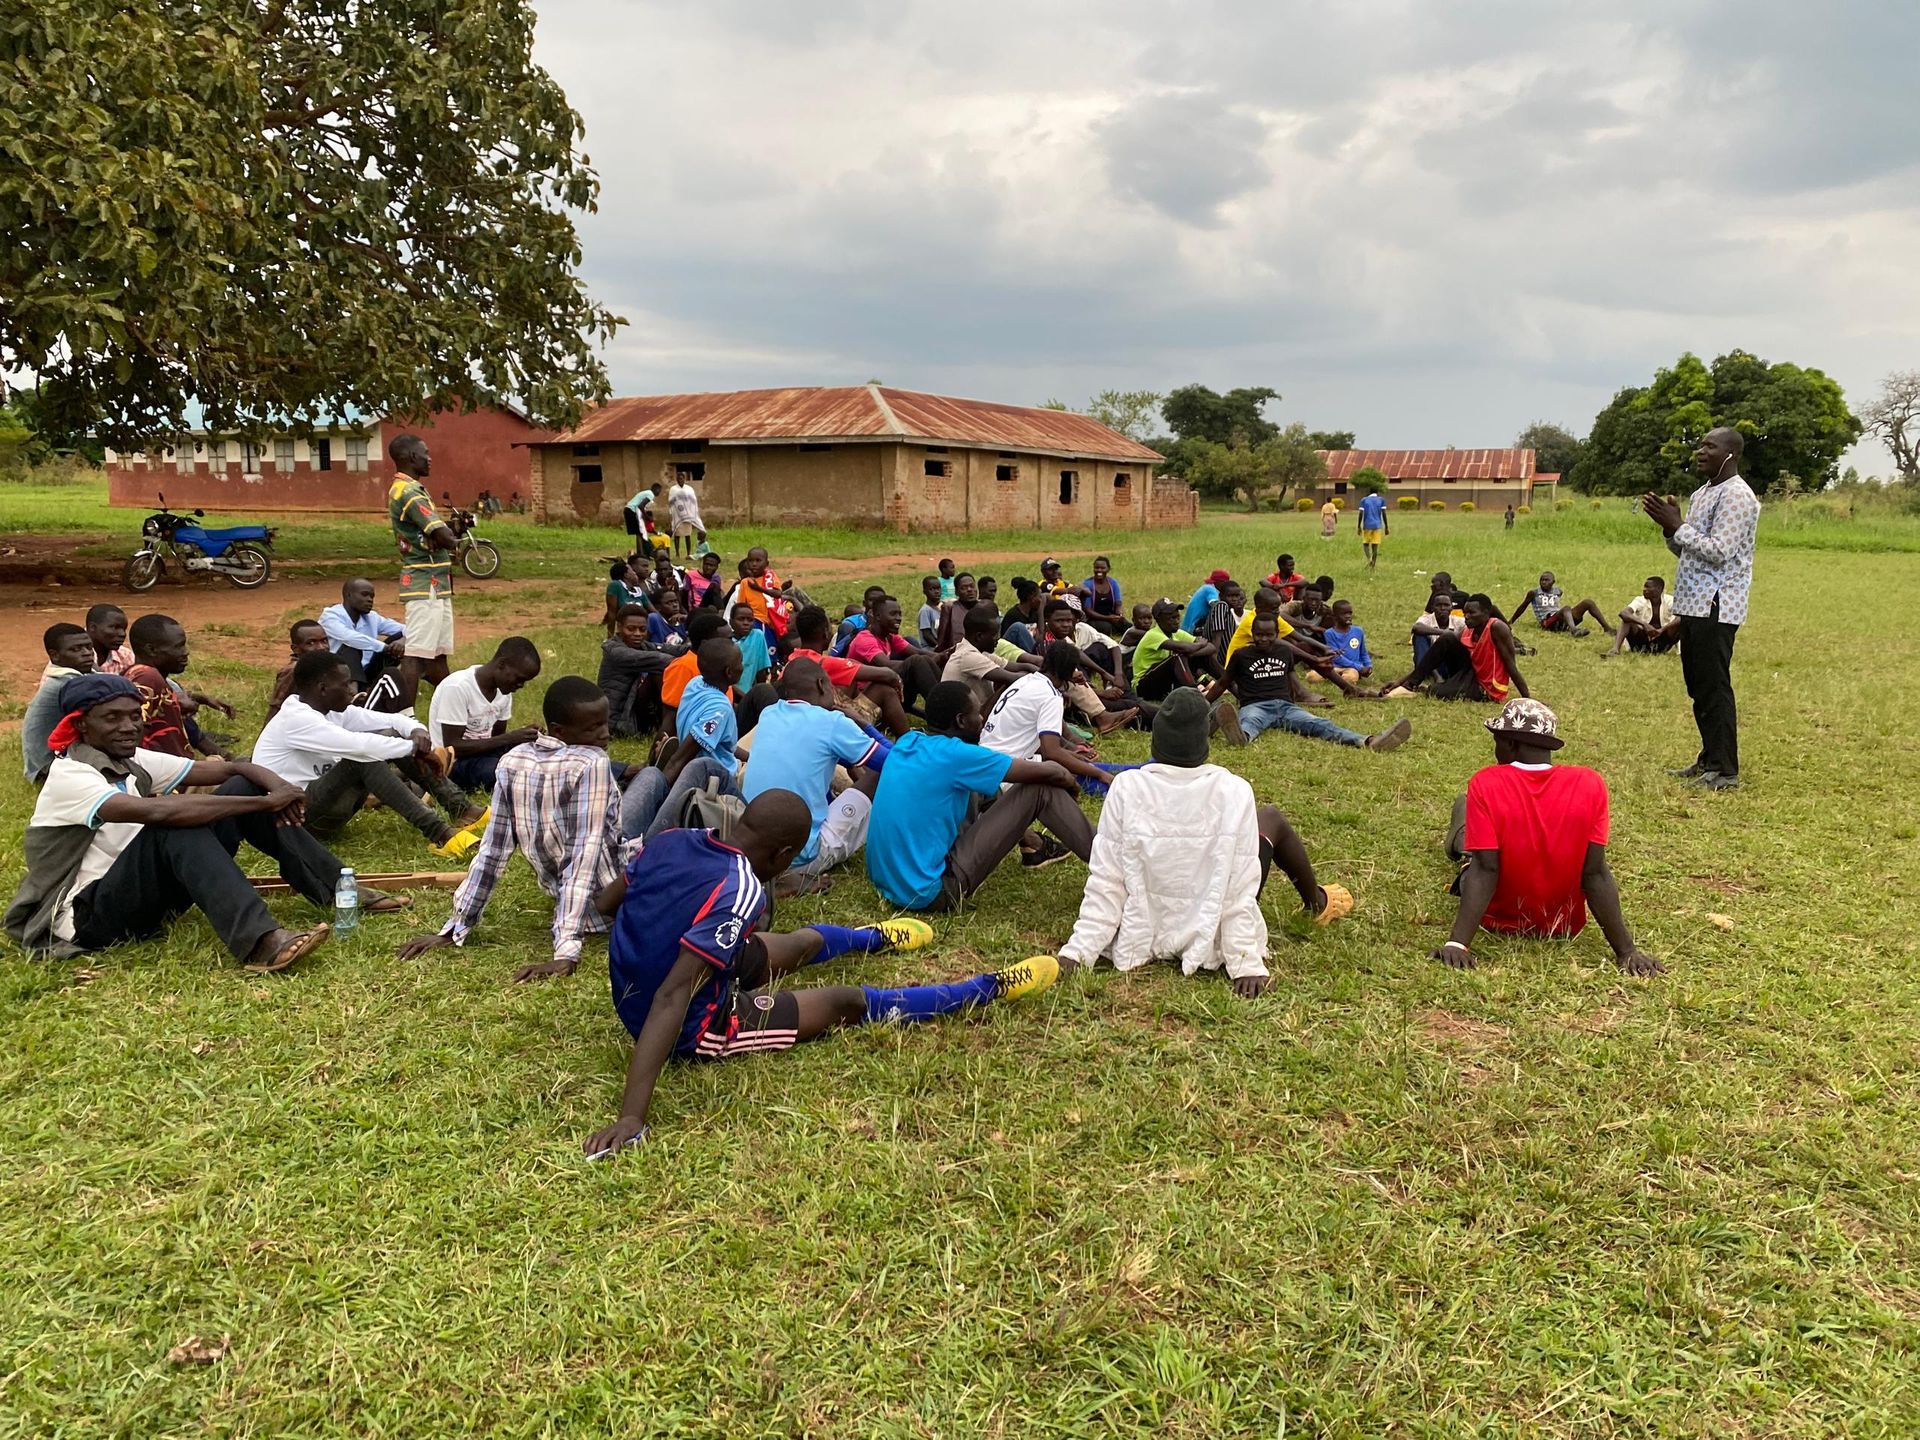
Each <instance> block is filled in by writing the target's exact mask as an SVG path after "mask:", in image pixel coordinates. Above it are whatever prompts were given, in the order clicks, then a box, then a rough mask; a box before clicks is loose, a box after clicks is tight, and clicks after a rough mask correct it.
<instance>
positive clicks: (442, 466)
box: [107, 407, 553, 517]
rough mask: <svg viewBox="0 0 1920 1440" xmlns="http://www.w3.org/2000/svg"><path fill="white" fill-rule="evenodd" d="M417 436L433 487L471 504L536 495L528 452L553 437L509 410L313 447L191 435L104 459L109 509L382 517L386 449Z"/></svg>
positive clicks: (335, 431) (316, 438)
mask: <svg viewBox="0 0 1920 1440" xmlns="http://www.w3.org/2000/svg"><path fill="white" fill-rule="evenodd" d="M409 432H411V433H413V434H415V435H418V436H419V437H420V438H421V439H423V440H425V441H426V442H427V446H428V448H429V449H430V450H431V451H432V454H433V476H432V480H431V484H432V486H433V493H434V495H435V496H436V497H437V496H439V495H440V493H441V492H442V491H445V492H446V493H448V494H450V495H451V496H452V497H453V501H454V503H455V504H457V505H471V504H472V503H473V501H474V497H475V496H476V495H478V494H479V493H480V491H482V490H491V491H492V492H493V493H494V494H495V495H498V496H499V497H500V498H501V500H502V501H505V500H506V499H508V498H509V497H510V496H511V495H512V494H513V493H514V492H515V491H516V490H517V491H519V492H520V494H521V496H522V498H526V497H528V496H529V495H530V494H531V493H532V487H531V483H530V478H529V473H528V460H527V456H528V453H529V452H528V451H527V449H526V448H525V447H526V446H527V445H529V444H531V443H533V442H535V441H539V440H545V439H547V438H548V437H549V436H550V435H551V434H552V433H553V432H551V431H549V430H542V429H539V428H538V427H536V426H534V425H532V424H529V423H528V421H527V417H526V416H524V415H522V414H521V413H520V412H519V411H518V410H515V409H512V408H510V407H488V408H484V409H478V410H468V411H455V410H445V411H441V412H439V413H437V414H434V415H430V416H428V417H426V418H425V419H423V420H418V421H411V420H395V419H390V418H388V419H374V420H366V421H360V422H357V423H356V422H351V421H336V422H334V423H333V424H331V425H328V426H325V427H322V428H317V429H316V430H315V431H314V433H313V436H312V437H311V438H310V439H304V440H303V439H297V438H295V437H293V436H291V435H278V436H275V435H268V436H265V437H262V438H259V439H257V440H253V441H246V440H242V439H240V438H239V437H238V436H232V435H225V436H223V435H219V434H212V433H209V432H208V431H206V430H190V431H188V432H187V433H186V434H185V435H183V436H181V437H180V439H179V441H178V442H177V443H176V444H174V445H172V446H166V447H161V448H158V449H155V450H152V451H148V452H145V453H141V454H130V455H123V454H120V453H117V452H115V451H112V450H109V451H108V452H107V494H108V497H109V500H110V503H112V504H114V505H123V506H129V507H134V508H150V507H151V506H152V505H153V503H154V497H155V496H156V494H158V493H160V492H162V491H164V492H165V493H166V497H167V504H168V505H170V506H172V507H173V508H174V509H176V510H188V509H191V508H193V507H194V506H196V505H198V506H202V507H204V508H205V509H207V510H209V511H211V512H214V513H215V514H217V515H220V516H223V517H230V516H236V515H239V514H241V513H243V512H245V511H249V510H345V511H381V510H385V509H386V508H387V487H388V486H389V485H390V484H392V482H393V464H392V462H391V461H389V460H388V459H387V442H388V441H390V440H392V439H393V438H394V436H396V435H403V434H406V433H409Z"/></svg>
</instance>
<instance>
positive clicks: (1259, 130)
mask: <svg viewBox="0 0 1920 1440" xmlns="http://www.w3.org/2000/svg"><path fill="white" fill-rule="evenodd" d="M1266 134H1267V131H1266V127H1265V126H1264V125H1263V124H1262V123H1261V122H1260V121H1259V120H1258V119H1256V118H1255V117H1254V116H1252V115H1249V114H1245V113H1243V112H1240V111H1236V110H1234V109H1232V108H1231V107H1229V106H1227V105H1224V104H1222V103H1221V102H1220V101H1219V100H1218V99H1217V98H1216V97H1214V96H1212V95H1208V94H1185V95H1149V96H1145V97H1143V98H1142V99H1139V100H1136V101H1135V102H1134V103H1133V104H1131V105H1129V106H1128V107H1127V108H1126V109H1124V110H1122V111H1120V113H1119V114H1117V115H1115V116H1113V117H1112V118H1111V119H1109V120H1108V121H1107V122H1106V123H1105V124H1104V125H1102V126H1101V127H1100V129H1099V132H1098V137H1099V145H1100V149H1101V152H1102V154H1103V156H1104V157H1105V159H1106V163H1107V173H1108V174H1109V175H1110V176H1111V177H1112V180H1113V186H1114V188H1115V189H1116V190H1118V191H1119V192H1120V193H1121V194H1122V195H1126V196H1130V197H1132V198H1133V199H1136V200H1141V201H1144V202H1146V203H1147V204H1149V205H1152V206H1153V207H1154V208H1155V209H1157V210H1159V211H1160V212H1161V213H1162V214H1164V215H1166V216H1167V217H1168V218H1170V219H1173V220H1178V221H1179V222H1181V223H1182V224H1185V225H1202V226H1205V225H1212V224H1216V223H1218V221H1219V208H1220V206H1221V205H1223V204H1225V203H1226V202H1227V201H1229V200H1232V199H1233V198H1235V197H1236V196H1238V195H1242V194H1244V193H1245V192H1247V191H1248V190H1251V189H1254V188H1255V187H1256V186H1259V185H1261V184H1263V183H1264V182H1265V181H1266V180H1267V178H1268V170H1267V166H1266V162H1265V161H1264V160H1263V159H1262V157H1261V154H1260V148H1261V145H1262V143H1263V142H1264V141H1265V139H1266Z"/></svg>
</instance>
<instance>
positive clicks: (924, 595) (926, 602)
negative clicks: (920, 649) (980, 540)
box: [914, 560, 953, 650]
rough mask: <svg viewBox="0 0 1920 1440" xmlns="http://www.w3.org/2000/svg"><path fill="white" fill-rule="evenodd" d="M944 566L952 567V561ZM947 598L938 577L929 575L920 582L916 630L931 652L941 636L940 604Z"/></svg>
mask: <svg viewBox="0 0 1920 1440" xmlns="http://www.w3.org/2000/svg"><path fill="white" fill-rule="evenodd" d="M940 563H941V564H943V565H951V564H952V563H953V562H952V561H951V560H943V561H941V562H940ZM945 598H946V595H945V592H944V590H943V588H942V585H941V581H940V577H939V576H938V575H928V576H926V577H925V578H924V579H922V580H921V582H920V613H919V615H917V616H916V617H915V619H914V628H915V629H917V630H918V631H919V632H920V643H921V644H922V645H924V646H926V647H927V648H928V649H929V650H931V649H933V648H934V641H935V640H936V639H938V638H939V635H940V603H941V601H942V600H944V599H945Z"/></svg>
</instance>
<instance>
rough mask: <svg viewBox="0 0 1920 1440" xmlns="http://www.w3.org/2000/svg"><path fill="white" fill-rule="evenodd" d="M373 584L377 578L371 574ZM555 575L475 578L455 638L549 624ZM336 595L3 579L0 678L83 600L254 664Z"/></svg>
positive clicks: (24, 676) (36, 653)
mask: <svg viewBox="0 0 1920 1440" xmlns="http://www.w3.org/2000/svg"><path fill="white" fill-rule="evenodd" d="M375 583H376V584H378V583H379V580H378V579H376V582H375ZM561 588H563V587H562V586H561V585H560V583H559V582H556V581H554V580H551V579H542V580H489V581H486V582H484V583H483V582H480V581H474V582H472V584H471V588H470V589H469V590H467V591H465V592H463V593H466V594H479V595H486V596H489V597H496V603H494V604H489V605H487V606H486V607H485V613H484V614H482V615H479V616H477V617H475V618H474V619H473V621H472V623H471V624H470V625H468V626H466V627H465V628H464V630H463V633H462V636H461V638H462V640H479V639H485V638H495V637H498V636H502V635H509V634H511V633H513V631H515V630H517V629H522V628H526V627H528V626H533V625H551V624H553V623H554V621H555V619H556V618H565V617H564V616H561V615H559V614H558V613H557V611H556V607H555V605H554V603H553V602H554V600H555V599H556V595H555V592H556V591H557V590H559V589H561ZM527 591H532V592H536V593H535V594H531V595H527V596H526V597H525V599H524V601H523V602H522V603H518V604H516V603H513V601H511V600H510V601H509V602H508V603H507V604H506V605H505V606H504V607H503V606H499V605H498V604H497V597H499V596H501V595H506V596H510V597H519V596H521V594H522V592H527ZM381 598H382V599H383V600H386V601H387V602H388V605H387V609H388V611H389V612H390V613H392V614H394V615H396V616H397V615H398V614H399V612H400V609H401V607H400V606H398V605H396V604H393V603H392V601H391V595H390V594H389V595H383V596H382V597H381ZM339 599H340V581H338V580H337V579H333V578H331V577H311V576H290V577H288V578H285V579H282V578H281V577H280V576H278V575H276V576H274V577H273V578H272V579H270V580H268V581H267V583H266V584H265V585H262V586H261V587H260V588H259V589H258V590H236V589H235V588H234V587H233V586H231V585H229V584H227V583H226V582H225V581H224V580H215V581H202V580H195V581H193V582H191V583H189V584H184V585H161V586H158V587H156V588H155V589H153V590H149V591H148V592H147V593H146V594H144V595H131V594H128V593H127V592H126V591H125V590H124V589H123V588H121V587H120V586H118V585H115V586H100V585H92V584H84V583H83V584H56V585H4V584H0V614H6V615H11V616H13V617H14V628H15V635H16V638H13V639H11V640H10V641H9V643H7V644H5V645H0V678H3V680H4V684H5V688H6V693H7V694H8V695H10V696H15V697H17V696H21V695H24V694H31V693H32V690H33V686H34V685H35V684H36V683H37V682H38V680H39V676H40V671H41V669H42V667H43V666H44V665H45V664H46V655H45V653H44V652H43V651H42V650H41V648H40V643H39V639H40V632H41V631H42V630H44V629H46V627H47V626H49V625H51V624H53V623H54V622H55V621H58V620H71V621H73V622H74V623H75V624H76V625H77V624H79V623H80V621H81V618H82V616H84V615H85V613H86V610H87V607H88V606H89V605H91V604H93V603H94V602H95V601H99V600H111V601H113V603H114V604H116V605H118V606H120V607H121V608H122V609H124V610H125V611H126V612H127V613H128V614H129V615H140V614H145V613H146V612H148V611H150V610H158V611H160V612H162V613H164V614H167V615H171V616H173V617H174V618H175V619H176V620H178V621H179V622H180V623H181V624H182V625H184V626H186V628H187V633H188V635H190V636H191V637H192V640H193V648H194V652H195V653H196V654H202V655H217V656H219V657H221V658H222V659H229V660H245V661H248V662H250V663H252V664H255V665H265V664H268V663H272V664H274V665H282V664H285V663H286V658H285V657H286V653H287V631H286V627H287V625H288V624H289V623H290V622H291V621H293V620H298V619H300V618H301V617H302V616H307V615H318V614H319V613H320V612H321V611H322V610H324V609H325V608H326V607H327V606H329V605H332V604H335V603H337V602H338V601H339ZM598 613H599V604H598V600H597V598H596V597H593V596H590V595H588V594H586V592H585V591H584V590H583V591H582V600H581V619H582V620H583V621H589V622H590V621H591V620H593V619H594V618H596V617H597V615H598Z"/></svg>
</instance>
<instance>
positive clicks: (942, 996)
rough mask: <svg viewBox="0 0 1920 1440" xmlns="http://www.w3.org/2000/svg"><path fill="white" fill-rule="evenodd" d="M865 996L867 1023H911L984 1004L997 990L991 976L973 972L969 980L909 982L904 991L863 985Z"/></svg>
mask: <svg viewBox="0 0 1920 1440" xmlns="http://www.w3.org/2000/svg"><path fill="white" fill-rule="evenodd" d="M862 988H863V989H865V990H866V995H867V1023H868V1024H870V1025H871V1024H878V1023H879V1022H880V1021H883V1020H890V1021H892V1022H893V1023H895V1024H896V1025H910V1024H913V1023H915V1022H916V1021H920V1020H931V1019H933V1018H934V1017H935V1016H937V1015H949V1014H952V1013H953V1012H954V1011H955V1010H964V1009H966V1008H967V1007H968V1006H969V1005H985V1004H986V1003H987V1002H988V1001H990V1000H992V999H993V997H994V996H995V995H996V994H998V993H999V989H998V987H997V986H996V985H995V983H994V979H993V977H992V976H991V975H975V976H974V977H973V978H972V979H971V980H955V981H953V982H952V983H951V984H947V985H909V986H907V987H906V988H905V989H903V990H874V989H871V988H869V987H864V986H863V987H862Z"/></svg>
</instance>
